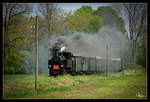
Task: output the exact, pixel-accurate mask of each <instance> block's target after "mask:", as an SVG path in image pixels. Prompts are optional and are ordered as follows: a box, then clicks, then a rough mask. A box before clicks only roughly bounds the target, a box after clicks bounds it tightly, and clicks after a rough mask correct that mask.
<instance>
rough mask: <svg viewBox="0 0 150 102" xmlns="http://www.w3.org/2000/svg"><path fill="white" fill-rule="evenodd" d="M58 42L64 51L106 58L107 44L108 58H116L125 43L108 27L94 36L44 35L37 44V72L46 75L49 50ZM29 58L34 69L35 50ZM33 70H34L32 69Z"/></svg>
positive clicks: (122, 37)
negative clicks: (64, 48)
mask: <svg viewBox="0 0 150 102" xmlns="http://www.w3.org/2000/svg"><path fill="white" fill-rule="evenodd" d="M56 42H60V43H61V44H62V45H61V46H66V50H67V51H69V52H72V53H74V54H77V55H81V56H100V57H105V56H106V45H107V44H108V48H109V49H108V53H109V57H113V58H118V57H120V55H121V50H123V48H124V44H125V42H126V40H125V37H124V35H123V34H122V33H121V32H120V31H118V30H116V29H115V28H112V27H110V26H105V27H103V28H101V29H100V30H99V32H98V33H95V34H86V33H81V32H74V33H73V34H70V35H63V36H58V37H56V36H51V37H49V36H48V35H46V36H45V37H44V38H43V39H42V40H41V41H40V42H39V72H40V73H45V74H48V60H49V59H50V58H51V57H52V55H51V52H50V50H49V48H52V46H53V45H54V44H55V43H56ZM31 53H32V54H31V56H30V57H27V60H28V62H30V67H29V66H28V67H26V70H29V69H28V68H32V69H33V68H35V63H34V62H35V48H33V50H32V52H31ZM33 70H34V69H33Z"/></svg>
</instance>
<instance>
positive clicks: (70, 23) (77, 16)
mask: <svg viewBox="0 0 150 102" xmlns="http://www.w3.org/2000/svg"><path fill="white" fill-rule="evenodd" d="M65 26H67V27H68V28H69V29H71V30H72V31H78V32H92V33H93V32H97V31H98V30H99V29H100V28H101V27H102V26H103V21H102V19H101V18H100V17H98V16H96V15H93V10H92V8H91V7H90V6H82V7H81V8H79V9H77V10H76V11H75V12H74V13H73V14H70V15H68V16H67V18H66V21H65Z"/></svg>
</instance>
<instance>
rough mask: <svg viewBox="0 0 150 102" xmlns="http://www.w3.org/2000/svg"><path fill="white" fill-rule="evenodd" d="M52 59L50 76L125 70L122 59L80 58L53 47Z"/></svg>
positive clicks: (62, 48) (63, 48)
mask: <svg viewBox="0 0 150 102" xmlns="http://www.w3.org/2000/svg"><path fill="white" fill-rule="evenodd" d="M51 51H52V56H53V57H52V58H51V59H50V60H48V69H49V75H50V76H58V75H64V74H71V75H76V74H90V73H105V72H106V71H109V72H118V71H121V70H123V69H122V65H121V59H120V58H109V59H107V60H106V58H103V57H98V56H89V57H87V56H80V55H75V54H72V53H70V52H67V51H65V47H61V48H58V47H53V49H51ZM106 66H107V70H106Z"/></svg>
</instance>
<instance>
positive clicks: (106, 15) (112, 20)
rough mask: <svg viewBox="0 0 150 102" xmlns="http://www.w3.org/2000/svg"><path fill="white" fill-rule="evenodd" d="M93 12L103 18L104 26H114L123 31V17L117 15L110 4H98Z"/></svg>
mask: <svg viewBox="0 0 150 102" xmlns="http://www.w3.org/2000/svg"><path fill="white" fill-rule="evenodd" d="M94 14H95V15H97V16H99V17H101V18H102V19H103V21H104V26H110V27H116V28H117V29H118V30H119V31H121V32H123V33H125V27H124V21H123V19H122V18H121V17H119V16H118V14H117V12H116V11H115V10H114V9H113V8H112V7H111V6H104V7H101V6H100V7H98V8H97V10H95V11H94Z"/></svg>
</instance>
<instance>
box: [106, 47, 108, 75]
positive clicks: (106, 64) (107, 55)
mask: <svg viewBox="0 0 150 102" xmlns="http://www.w3.org/2000/svg"><path fill="white" fill-rule="evenodd" d="M106 76H107V77H108V45H106Z"/></svg>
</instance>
